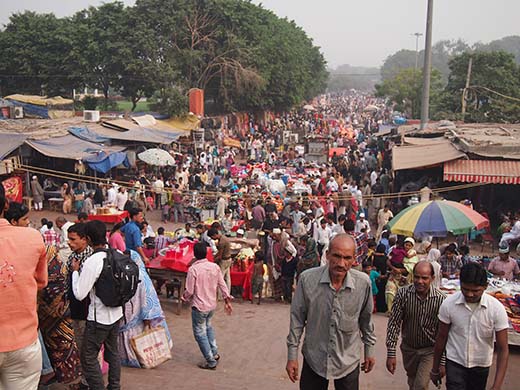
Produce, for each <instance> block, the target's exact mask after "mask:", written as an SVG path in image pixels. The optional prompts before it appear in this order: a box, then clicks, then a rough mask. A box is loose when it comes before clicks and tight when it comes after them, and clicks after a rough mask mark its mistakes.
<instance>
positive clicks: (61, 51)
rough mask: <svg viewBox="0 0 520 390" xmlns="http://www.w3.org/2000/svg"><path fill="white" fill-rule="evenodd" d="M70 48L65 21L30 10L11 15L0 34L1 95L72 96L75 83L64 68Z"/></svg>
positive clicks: (70, 43) (68, 27)
mask: <svg viewBox="0 0 520 390" xmlns="http://www.w3.org/2000/svg"><path fill="white" fill-rule="evenodd" d="M72 46H73V42H72V40H71V25H70V24H69V23H68V21H67V19H58V18H56V17H55V16H54V15H53V14H36V13H34V12H29V11H26V12H24V13H17V14H13V15H11V17H10V19H9V23H8V24H7V26H6V28H5V30H4V31H0V47H1V48H2V49H1V50H0V75H2V76H1V77H0V87H1V89H2V91H1V92H2V94H3V95H8V94H11V93H26V94H37V95H40V94H42V95H49V96H54V95H62V96H71V95H72V89H73V88H74V86H75V85H77V82H78V80H77V79H76V78H74V77H73V75H72V74H71V73H70V72H69V69H68V66H67V64H68V62H69V59H70V54H69V53H70V52H71V50H72Z"/></svg>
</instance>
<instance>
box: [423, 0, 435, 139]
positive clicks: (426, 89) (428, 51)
mask: <svg viewBox="0 0 520 390" xmlns="http://www.w3.org/2000/svg"><path fill="white" fill-rule="evenodd" d="M432 20H433V0H428V16H427V19H426V39H425V47H424V68H423V90H422V103H421V130H424V128H425V127H426V125H427V124H428V116H429V111H430V76H431V70H432Z"/></svg>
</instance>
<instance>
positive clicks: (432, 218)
mask: <svg viewBox="0 0 520 390" xmlns="http://www.w3.org/2000/svg"><path fill="white" fill-rule="evenodd" d="M488 225H489V221H488V220H487V219H486V218H484V217H483V216H482V215H480V214H479V213H477V212H476V211H474V210H473V209H471V208H469V207H467V206H465V205H463V204H461V203H457V202H452V201H448V200H433V201H430V202H424V203H419V204H416V205H413V206H410V207H408V208H406V209H404V210H403V211H401V212H400V213H399V214H397V215H396V216H395V217H394V218H392V220H391V221H390V222H389V223H388V226H389V228H390V231H391V232H392V233H395V234H403V235H407V236H415V237H424V236H432V237H446V236H447V235H448V233H451V234H454V235H459V234H465V233H468V232H469V231H471V230H472V229H477V230H478V229H482V228H484V227H486V226H488Z"/></svg>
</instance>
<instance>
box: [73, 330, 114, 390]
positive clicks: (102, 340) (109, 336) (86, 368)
mask: <svg viewBox="0 0 520 390" xmlns="http://www.w3.org/2000/svg"><path fill="white" fill-rule="evenodd" d="M118 336H119V321H117V322H115V323H114V324H112V325H103V324H99V323H97V322H94V321H87V324H86V326H85V335H84V337H83V348H82V349H81V367H82V368H83V375H84V376H85V379H86V380H87V383H88V386H89V389H90V390H105V385H104V383H103V375H102V374H101V368H100V366H99V362H98V354H99V351H100V350H101V346H102V345H104V346H105V351H104V356H105V361H106V362H107V363H108V365H109V370H108V387H106V389H108V390H120V389H121V383H120V380H121V358H120V356H119V349H118V341H117V339H118Z"/></svg>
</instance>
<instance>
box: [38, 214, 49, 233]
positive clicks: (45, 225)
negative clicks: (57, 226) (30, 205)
mask: <svg viewBox="0 0 520 390" xmlns="http://www.w3.org/2000/svg"><path fill="white" fill-rule="evenodd" d="M40 222H41V224H42V226H41V227H40V234H41V235H42V236H43V233H45V232H46V231H47V230H48V229H49V228H48V227H47V222H48V221H47V218H42V219H41V221H40Z"/></svg>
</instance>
